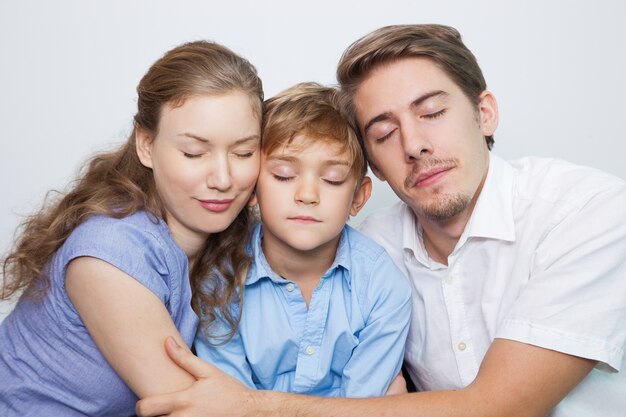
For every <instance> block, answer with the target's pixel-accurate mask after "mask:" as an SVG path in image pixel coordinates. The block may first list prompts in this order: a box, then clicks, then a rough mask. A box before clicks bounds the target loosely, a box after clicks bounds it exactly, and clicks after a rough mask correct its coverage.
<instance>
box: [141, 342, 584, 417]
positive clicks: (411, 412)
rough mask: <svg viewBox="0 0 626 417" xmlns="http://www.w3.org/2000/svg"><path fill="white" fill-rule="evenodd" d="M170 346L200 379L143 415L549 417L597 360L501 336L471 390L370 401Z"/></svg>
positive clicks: (151, 404)
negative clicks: (257, 378)
mask: <svg viewBox="0 0 626 417" xmlns="http://www.w3.org/2000/svg"><path fill="white" fill-rule="evenodd" d="M166 347H167V351H168V353H169V354H170V356H171V357H172V358H173V359H174V360H175V361H176V362H177V363H178V364H179V365H180V366H182V367H183V368H185V369H187V371H189V372H190V373H192V374H194V375H195V376H196V378H197V379H198V380H197V382H196V383H195V384H194V385H193V386H192V387H191V388H190V389H188V390H185V391H181V392H178V393H174V394H167V395H163V396H157V397H152V398H148V399H145V400H141V401H139V402H138V403H137V413H138V415H140V416H143V417H146V416H158V415H176V416H182V415H184V416H241V417H243V416H295V415H297V416H299V417H307V416H308V417H315V416H329V415H332V416H336V417H352V416H354V417H362V416H364V415H371V416H394V417H395V416H398V417H402V416H412V417H419V416H430V417H437V416H446V417H456V416H459V417H460V416H463V417H473V416H476V417H491V416H493V417H502V416H505V417H513V416H515V417H518V416H519V417H526V416H528V417H531V416H532V417H542V416H545V415H546V414H547V413H548V412H549V411H550V410H551V409H552V408H553V407H554V406H555V405H556V404H557V403H558V402H559V401H560V400H561V399H562V398H563V397H564V396H565V395H567V393H568V392H569V391H570V390H571V389H572V388H574V387H575V386H576V385H577V384H578V383H579V382H580V381H581V380H582V379H583V378H584V377H585V376H586V375H587V374H588V373H589V372H590V371H591V369H592V368H593V366H594V364H595V362H593V361H590V360H587V359H582V358H578V357H575V356H570V355H566V354H563V353H559V352H555V351H551V350H547V349H543V348H539V347H536V346H531V345H526V344H523V343H519V342H514V341H510V340H503V339H497V340H495V341H494V343H493V344H492V346H491V348H490V349H489V351H488V352H487V355H486V357H485V360H484V361H483V363H482V365H481V368H480V371H479V373H478V376H477V377H476V380H475V381H474V382H473V383H472V384H471V385H469V386H468V387H466V388H464V389H460V390H457V391H431V392H419V393H411V394H404V395H396V396H392V397H380V398H364V399H349V398H319V397H307V396H303V395H294V394H284V393H278V392H271V391H251V390H248V389H246V388H245V387H244V386H243V385H241V384H240V383H238V382H237V381H235V380H234V379H232V378H230V377H228V376H226V375H224V374H222V373H221V372H220V371H218V370H217V369H215V368H213V367H212V366H211V365H209V364H207V363H204V362H202V361H201V360H199V359H198V358H196V357H194V356H193V355H192V354H191V353H189V352H187V351H185V349H183V348H181V347H179V346H177V345H176V344H175V343H173V340H172V339H168V342H167V343H166ZM216 399H219V401H216Z"/></svg>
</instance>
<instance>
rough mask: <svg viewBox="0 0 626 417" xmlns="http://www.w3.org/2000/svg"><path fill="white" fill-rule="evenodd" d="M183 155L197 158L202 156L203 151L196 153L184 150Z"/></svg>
mask: <svg viewBox="0 0 626 417" xmlns="http://www.w3.org/2000/svg"><path fill="white" fill-rule="evenodd" d="M183 156H184V157H185V158H189V159H195V158H200V157H201V156H202V154H201V153H198V154H195V153H187V152H183Z"/></svg>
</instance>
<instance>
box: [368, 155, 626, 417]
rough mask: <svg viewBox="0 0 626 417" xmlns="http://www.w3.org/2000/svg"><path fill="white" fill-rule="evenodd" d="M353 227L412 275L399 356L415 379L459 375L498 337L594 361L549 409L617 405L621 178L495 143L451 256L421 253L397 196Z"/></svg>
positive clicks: (430, 385)
mask: <svg viewBox="0 0 626 417" xmlns="http://www.w3.org/2000/svg"><path fill="white" fill-rule="evenodd" d="M360 228H361V230H362V231H363V232H364V233H365V234H367V235H369V236H370V237H372V238H374V239H375V240H376V241H377V242H378V243H380V244H381V245H382V246H384V247H385V249H386V250H387V252H389V254H390V255H391V257H392V258H393V260H394V262H395V263H396V264H397V265H398V266H399V267H400V269H401V270H402V271H403V272H404V273H405V274H406V276H407V277H409V280H410V282H411V284H412V287H413V313H412V322H411V329H410V331H409V337H408V341H407V346H406V357H405V359H406V361H407V365H408V370H409V373H410V375H411V377H412V379H413V381H414V382H415V383H416V386H417V387H418V389H420V390H434V389H452V388H460V387H464V386H466V385H468V384H469V383H471V382H472V381H473V380H474V378H475V377H476V374H477V373H478V368H479V366H480V363H481V361H482V359H483V357H484V356H485V353H486V351H487V349H488V348H489V346H490V344H491V342H492V341H493V339H494V338H496V337H497V338H505V339H511V340H516V341H520V342H523V343H528V344H532V345H536V346H541V347H544V348H548V349H552V350H556V351H559V352H564V353H568V354H571V355H575V356H580V357H584V358H589V359H593V360H597V361H599V363H598V365H597V366H596V368H595V369H594V370H593V371H592V372H591V373H590V374H589V375H588V376H587V377H586V378H585V379H584V380H583V381H582V382H581V383H580V384H579V386H578V387H576V388H575V389H574V390H573V391H572V392H571V393H570V394H569V395H568V397H566V398H565V399H564V400H563V401H562V402H561V403H560V404H559V406H558V407H557V408H556V409H555V410H554V411H553V413H552V414H551V415H552V416H555V417H556V416H559V417H560V416H568V417H571V416H581V417H582V416H585V417H587V416H603V417H607V416H624V415H626V358H625V357H626V355H625V346H626V183H624V181H622V180H620V179H618V178H616V177H613V176H611V175H609V174H605V173H603V172H601V171H598V170H594V169H591V168H586V167H580V166H576V165H572V164H570V163H567V162H564V161H560V160H555V159H541V158H524V159H520V160H517V161H512V162H510V163H508V162H505V161H503V160H502V159H500V158H498V157H496V156H494V155H493V154H492V155H491V156H490V165H489V172H488V175H487V178H486V180H485V184H484V187H483V190H482V192H481V194H480V196H479V198H478V200H477V203H476V206H475V208H474V212H473V214H472V216H471V217H470V220H469V221H468V224H467V226H466V227H465V230H464V232H463V234H462V236H461V238H460V239H459V242H458V243H457V245H456V247H455V249H454V250H453V252H452V253H451V254H450V256H449V257H448V266H446V265H442V264H440V263H438V262H436V261H434V260H432V259H431V258H430V257H429V256H428V253H427V252H426V249H425V247H424V243H423V240H422V229H421V226H420V225H419V223H418V222H417V220H416V218H415V216H414V215H413V212H412V211H411V209H410V208H408V206H407V205H406V204H404V203H397V204H396V205H394V206H392V207H390V208H388V209H385V210H384V211H381V212H378V213H375V214H373V215H371V216H370V217H368V218H367V219H366V220H365V221H364V222H363V224H362V225H361V227H360ZM618 371H619V372H618Z"/></svg>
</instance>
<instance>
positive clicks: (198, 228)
mask: <svg viewBox="0 0 626 417" xmlns="http://www.w3.org/2000/svg"><path fill="white" fill-rule="evenodd" d="M136 134H137V152H138V154H139V158H140V160H141V162H142V163H143V164H144V165H145V166H147V167H149V168H152V171H153V174H154V180H155V183H156V187H157V191H158V193H159V197H160V198H161V201H162V202H163V204H164V207H165V211H166V214H167V225H168V226H169V228H170V231H171V233H172V236H173V237H174V239H175V240H176V242H177V243H178V244H179V245H180V246H181V247H182V248H183V250H185V252H187V254H188V255H191V254H192V253H195V251H197V250H198V249H199V247H200V246H201V245H202V244H203V243H204V242H205V241H206V239H207V237H208V236H209V235H210V234H211V233H218V232H221V231H223V230H225V229H226V228H227V227H228V226H229V225H230V224H231V223H232V222H233V220H234V219H235V218H236V217H237V215H238V214H239V212H240V211H241V210H242V209H243V208H244V206H245V205H246V204H247V203H248V202H249V200H250V196H251V193H252V190H253V189H254V185H255V183H256V180H257V177H258V175H259V160H260V157H259V146H260V134H261V132H260V120H259V108H258V104H257V103H255V102H254V100H253V99H251V98H250V97H249V96H248V95H246V94H244V93H241V92H237V91H234V92H230V93H226V94H223V95H218V96H211V95H205V96H197V97H191V98H188V99H186V100H185V101H184V103H183V105H182V106H179V107H172V106H169V105H166V106H165V107H164V108H163V109H162V111H161V119H160V122H159V127H158V131H157V132H156V136H154V135H155V134H153V133H149V132H146V131H145V130H143V129H141V128H138V129H137V132H136Z"/></svg>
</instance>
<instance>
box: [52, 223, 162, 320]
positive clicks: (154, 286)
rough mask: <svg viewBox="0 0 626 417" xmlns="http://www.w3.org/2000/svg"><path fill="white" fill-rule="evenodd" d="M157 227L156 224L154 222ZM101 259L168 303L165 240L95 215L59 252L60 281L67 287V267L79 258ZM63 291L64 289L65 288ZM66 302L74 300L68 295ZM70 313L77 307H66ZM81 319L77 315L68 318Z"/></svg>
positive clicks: (129, 224) (81, 226)
mask: <svg viewBox="0 0 626 417" xmlns="http://www.w3.org/2000/svg"><path fill="white" fill-rule="evenodd" d="M155 227H156V225H155ZM82 256H88V257H93V258H97V259H101V260H103V261H105V262H107V263H109V264H111V265H113V266H115V267H116V268H118V269H120V270H121V271H123V272H125V273H126V274H128V275H130V276H131V277H133V278H134V279H135V280H137V281H138V282H140V283H141V284H142V285H143V286H145V287H146V288H148V289H149V290H150V291H152V292H153V293H154V294H155V295H156V296H157V297H158V298H159V299H160V300H161V301H162V302H163V303H164V304H165V305H166V306H168V304H169V300H170V297H171V291H172V288H170V287H171V285H172V284H171V280H172V277H171V276H170V272H171V271H170V269H169V265H168V263H169V262H168V256H170V255H169V254H168V253H167V251H166V250H165V249H164V246H163V242H162V241H161V240H160V239H158V238H156V236H155V235H154V234H152V233H150V232H148V231H146V230H145V229H143V228H142V227H139V226H137V225H135V224H133V223H130V222H127V221H124V219H114V218H109V217H104V216H94V217H92V218H90V219H88V220H87V221H85V222H84V223H83V224H81V225H80V226H78V227H77V228H76V229H74V231H73V232H72V234H71V235H70V236H69V237H68V239H67V240H66V241H65V243H64V245H63V247H62V248H61V250H60V251H59V254H58V256H57V259H56V262H58V263H60V264H59V265H58V268H57V270H59V271H62V272H61V277H60V280H61V282H60V284H61V285H62V286H63V288H64V287H65V270H66V269H67V266H68V265H69V263H70V262H71V261H72V260H73V259H76V258H78V257H82ZM63 293H64V294H66V293H65V291H63ZM65 302H66V303H69V305H71V301H70V300H69V298H68V297H67V295H65ZM65 311H68V312H69V313H68V314H70V315H71V312H74V313H75V311H74V309H73V308H71V309H65ZM68 318H69V319H70V321H75V320H78V322H80V319H79V318H78V315H77V314H74V316H73V317H68Z"/></svg>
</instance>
